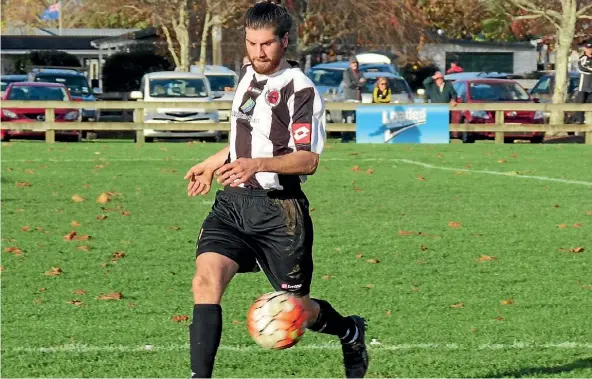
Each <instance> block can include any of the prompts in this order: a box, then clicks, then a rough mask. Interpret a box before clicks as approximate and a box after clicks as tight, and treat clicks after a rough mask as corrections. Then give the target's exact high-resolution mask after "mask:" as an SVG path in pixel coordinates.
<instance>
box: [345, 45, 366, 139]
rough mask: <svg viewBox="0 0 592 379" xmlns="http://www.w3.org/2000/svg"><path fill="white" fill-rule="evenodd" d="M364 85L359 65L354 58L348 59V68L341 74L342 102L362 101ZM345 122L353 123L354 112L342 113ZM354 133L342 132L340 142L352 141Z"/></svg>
mask: <svg viewBox="0 0 592 379" xmlns="http://www.w3.org/2000/svg"><path fill="white" fill-rule="evenodd" d="M365 84H366V78H364V77H363V76H362V72H361V71H360V65H359V63H358V60H357V59H356V57H355V56H354V57H351V58H350V59H349V68H348V69H347V70H345V71H344V72H343V97H344V100H357V101H362V88H363V87H364V85H365ZM342 115H343V117H344V118H345V122H348V123H349V122H355V119H356V114H355V111H343V113H342ZM355 135H356V133H353V132H342V133H341V142H349V141H351V140H353V138H354V137H355Z"/></svg>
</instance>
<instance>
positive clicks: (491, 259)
mask: <svg viewBox="0 0 592 379" xmlns="http://www.w3.org/2000/svg"><path fill="white" fill-rule="evenodd" d="M496 259H497V258H496V257H492V256H489V255H481V257H479V258H477V259H475V260H476V261H477V262H485V261H495V260H496Z"/></svg>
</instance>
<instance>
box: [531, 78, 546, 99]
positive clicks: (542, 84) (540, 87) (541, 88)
mask: <svg viewBox="0 0 592 379" xmlns="http://www.w3.org/2000/svg"><path fill="white" fill-rule="evenodd" d="M549 93H551V77H550V76H545V77H543V78H541V80H539V82H538V83H537V84H536V85H535V86H534V87H533V89H532V94H533V95H535V94H537V95H546V94H549Z"/></svg>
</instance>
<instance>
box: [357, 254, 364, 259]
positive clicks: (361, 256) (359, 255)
mask: <svg viewBox="0 0 592 379" xmlns="http://www.w3.org/2000/svg"><path fill="white" fill-rule="evenodd" d="M363 257H364V254H361V253H360V254H356V258H357V259H362V258H363Z"/></svg>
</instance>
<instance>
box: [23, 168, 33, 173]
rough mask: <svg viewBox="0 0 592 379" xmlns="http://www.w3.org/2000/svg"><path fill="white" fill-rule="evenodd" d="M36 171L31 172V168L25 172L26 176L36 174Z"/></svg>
mask: <svg viewBox="0 0 592 379" xmlns="http://www.w3.org/2000/svg"><path fill="white" fill-rule="evenodd" d="M34 173H35V170H31V169H30V168H28V169H26V170H25V174H34Z"/></svg>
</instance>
